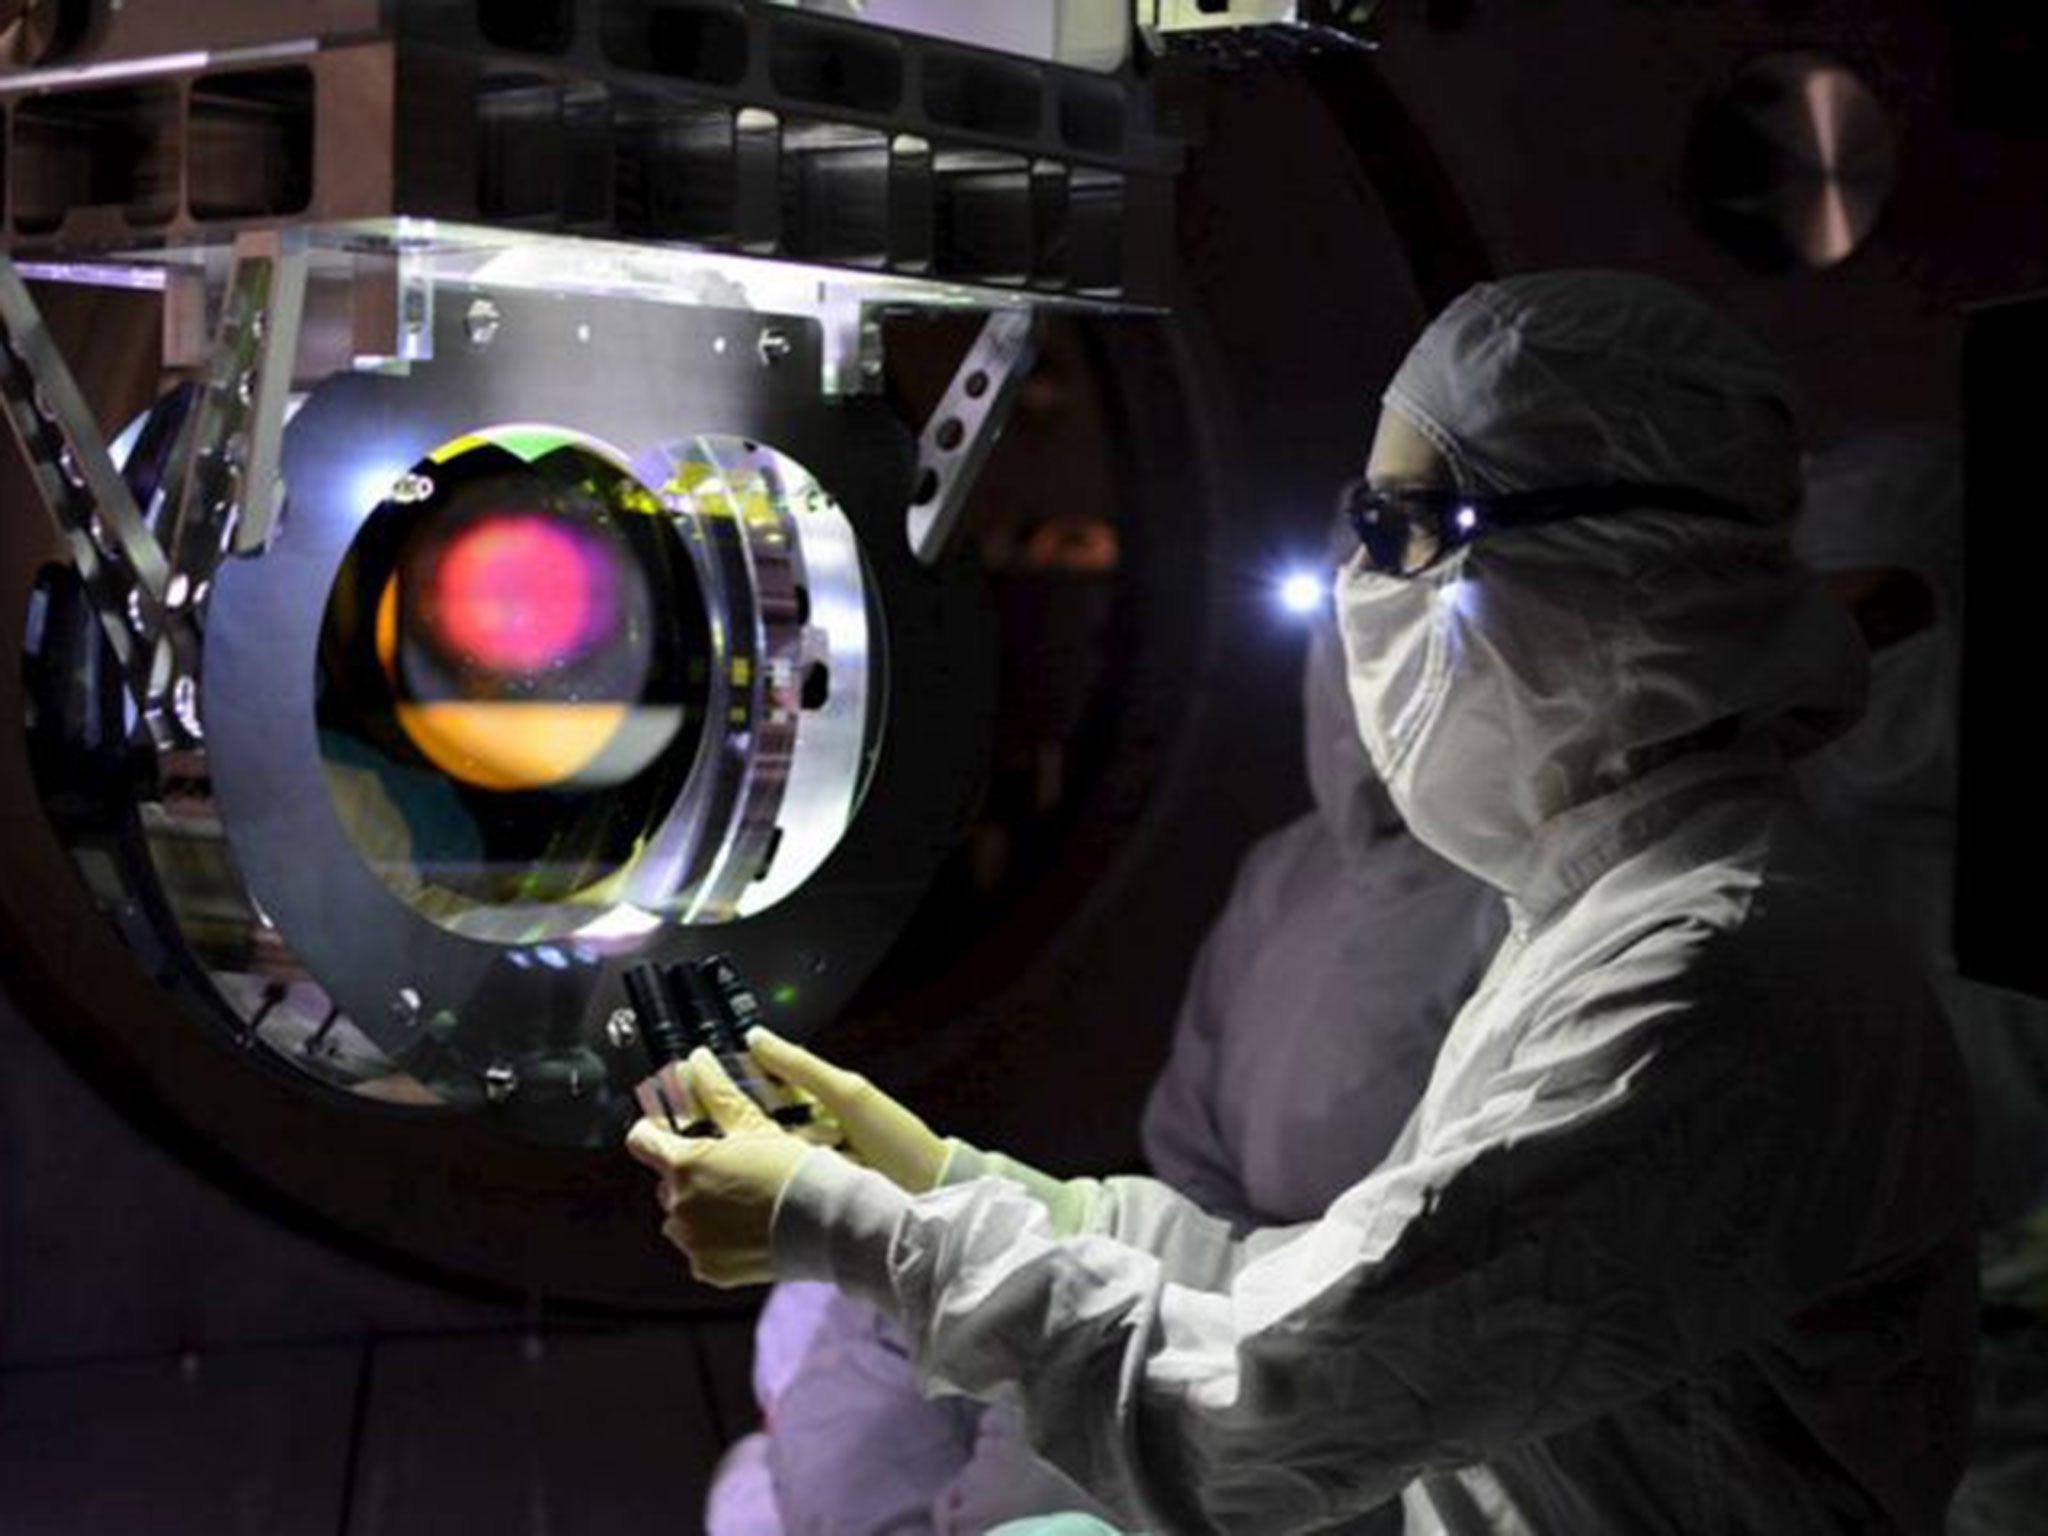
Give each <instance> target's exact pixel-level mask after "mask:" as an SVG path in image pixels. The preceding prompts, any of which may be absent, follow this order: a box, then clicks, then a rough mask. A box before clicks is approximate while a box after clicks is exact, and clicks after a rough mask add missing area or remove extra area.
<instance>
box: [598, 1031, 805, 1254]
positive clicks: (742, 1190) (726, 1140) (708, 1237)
mask: <svg viewBox="0 0 2048 1536" xmlns="http://www.w3.org/2000/svg"><path fill="white" fill-rule="evenodd" d="M681 1075H682V1076H683V1077H684V1078H685V1084H686V1086H687V1088H688V1090H689V1097H690V1098H691V1099H693V1100H694V1101H695V1103H696V1106H697V1107H698V1108H699V1109H701V1110H702V1111H703V1113H704V1114H706V1115H708V1116H709V1117H710V1119H711V1120H712V1122H713V1123H714V1124H716V1125H717V1126H718V1128H719V1131H720V1133H721V1134H719V1135H717V1136H678V1135H676V1134H675V1132H674V1131H672V1130H670V1129H669V1128H668V1127H667V1126H665V1125H663V1124H661V1123H659V1122H658V1121H655V1120H652V1119H645V1120H641V1121H638V1122H637V1123H636V1124H635V1125H634V1126H633V1129H632V1130H631V1131H630V1132H628V1133H627V1136H626V1150H627V1151H628V1152H630V1153H632V1154H633V1156H634V1158H635V1159H637V1160H638V1161H639V1162H641V1163H644V1164H645V1165H646V1166H647V1167H648V1168H650V1169H652V1170H653V1171H654V1172H655V1174H657V1175H658V1176H659V1179H660V1182H659V1183H658V1184H656V1186H655V1191H654V1194H655V1200H656V1202H657V1203H658V1204H659V1205H660V1206H661V1209H662V1213H663V1216H664V1217H665V1220H663V1222H662V1224H661V1235H662V1236H663V1237H665V1238H667V1239H668V1240H669V1241H670V1242H671V1243H673V1244H675V1246H676V1247H677V1248H679V1249H681V1250H682V1253H683V1256H684V1257H685V1258H687V1259H688V1260H689V1261H690V1273H691V1274H693V1275H695V1276H696V1277H697V1278H698V1279H699V1280H702V1281H703V1282H704V1283H705V1284H706V1285H716V1286H737V1285H755V1284H759V1283H761V1282H763V1281H767V1280H772V1279H774V1278H775V1275H774V1269H773V1266H772V1264H771V1263H770V1248H769V1239H770V1235H771V1227H772V1224H773V1222H774V1217H775V1201H776V1198H777V1197H778V1196H779V1195H781V1193H782V1189H783V1186H784V1185H786V1184H787V1183H788V1182H789V1180H790V1176H791V1175H792V1174H794V1173H795V1172H796V1165H797V1164H798V1163H800V1162H802V1161H803V1160H804V1158H805V1157H807V1156H809V1155H810V1153H811V1152H813V1151H814V1150H816V1149H815V1148H814V1147H812V1146H811V1144H810V1143H808V1142H805V1141H801V1140H799V1139H798V1138H797V1137H795V1136H792V1135H791V1134H790V1133H789V1132H788V1131H786V1130H784V1129H783V1128H782V1127H781V1126H779V1125H777V1124H776V1123H775V1122H774V1121H773V1120H770V1119H769V1118H768V1117H767V1116H766V1115H764V1114H762V1113H761V1111H760V1109H759V1108H758V1107H757V1106H756V1105H755V1103H754V1101H753V1100H752V1099H750V1098H748V1097H747V1096H746V1095H745V1094H744V1093H742V1092H741V1091H740V1090H739V1089H738V1088H737V1087H735V1086H734V1084H733V1081H732V1079H731V1078H729V1077H727V1076H726V1075H725V1069H724V1068H723V1067H721V1066H719V1064H718V1061H717V1058H715V1057H714V1056H713V1055H712V1054H711V1053H710V1052H709V1051H707V1050H703V1049H701V1048H700V1049H698V1050H697V1051H696V1052H694V1053H693V1054H692V1055H691V1057H690V1059H689V1061H687V1062H686V1063H684V1065H683V1068H682V1074H681ZM820 1155H821V1156H830V1155H831V1154H829V1153H821V1154H820Z"/></svg>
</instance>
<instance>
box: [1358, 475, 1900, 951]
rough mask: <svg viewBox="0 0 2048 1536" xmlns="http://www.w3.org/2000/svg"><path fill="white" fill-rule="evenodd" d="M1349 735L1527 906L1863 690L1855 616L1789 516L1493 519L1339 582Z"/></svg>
mask: <svg viewBox="0 0 2048 1536" xmlns="http://www.w3.org/2000/svg"><path fill="white" fill-rule="evenodd" d="M1338 612H1339V621H1340V624H1341V627H1342V633H1343V639H1344V646H1345V653H1346V659H1347V664H1348V674H1349V678H1350V683H1351V689H1352V700H1353V704H1354V706H1355V708H1356V711H1357V715H1358V723H1359V730H1360V735H1361V737H1362V738H1363V740H1364V743H1365V747H1366V750H1367V752H1368V754H1369V755H1370V756H1371V758H1372V761H1373V764H1374V766H1375V767H1376V768H1377V769H1378V770H1379V773H1380V776H1381V778H1382V779H1383V780H1384V781H1385V783H1386V785H1387V788H1388V790H1389V792H1390V794H1391V795H1392V797H1393V801H1394V804H1395V805H1396V807H1397V808H1398V809H1399V810H1400V812H1401V815H1402V816H1403V818H1404V819H1405V820H1406V822H1407V823H1408V826H1409V828H1410V829H1411V830H1412V831H1413V832H1414V833H1415V835H1416V836H1418V837H1419V838H1421V839H1422V840H1423V841H1424V842H1426V843H1428V844H1429V845H1430V846H1431V847H1433V848H1434V849H1436V851H1437V852H1439V853H1440V854H1442V855H1443V856H1444V857H1445V858H1447V859H1449V860H1450V861H1451V862H1453V863H1455V864H1457V865H1459V866H1461V867H1462V868H1464V869H1466V870H1469V871H1470V872H1471V873H1473V874H1474V875H1476V876H1478V877H1479V878H1480V879H1482V880H1485V881H1487V882H1488V883H1489V884H1491V885H1493V886H1495V887H1497V888H1498V889H1500V890H1502V891H1503V892H1505V893H1506V894H1507V895H1508V896H1510V897H1511V898H1513V899H1514V900H1515V901H1516V903H1517V904H1518V905H1519V906H1520V907H1522V908H1524V909H1525V910H1528V911H1532V912H1537V913H1540V912H1541V911H1542V910H1545V909H1547V908H1549V907H1551V906H1554V905H1555V904H1556V903H1557V902H1558V901H1559V900H1561V899H1563V898H1564V897H1566V896H1568V895H1570V894H1572V893H1573V892H1575V891H1576V890H1579V889H1583V887H1584V885H1585V883H1586V882H1587V881H1589V880H1590V879H1592V878H1593V877H1594V876H1596V875H1597V874H1598V873H1599V871H1600V870H1601V869H1602V868H1605V867H1608V866H1609V865H1610V864H1611V863H1612V861H1613V860H1614V859H1615V858H1619V857H1621V856H1623V855H1624V854H1625V853H1626V852H1627V851H1629V848H1630V847H1632V846H1640V841H1638V839H1643V838H1649V837H1652V836H1654V835H1655V833H1656V832H1657V831H1658V830H1659V829H1661V827H1662V825H1663V824H1664V823H1663V822H1662V821H1661V820H1660V818H1659V816H1658V815H1657V814H1655V813H1653V811H1652V809H1651V808H1652V806H1653V805H1655V804H1658V803H1662V802H1663V801H1664V800H1665V799H1666V798H1667V797H1668V796H1669V795H1671V794H1675V793H1676V792H1678V791H1680V790H1683V789H1686V788H1687V787H1688V786H1693V785H1697V784H1702V783H1705V782H1707V781H1709V780H1713V781H1721V780H1724V779H1725V778H1726V777H1727V776H1728V775H1729V773H1730V772H1742V773H1757V772H1763V771H1766V770H1767V769H1770V768H1771V767H1772V765H1774V764H1775V763H1776V762H1777V761H1779V760H1781V759H1783V758H1786V757H1791V756H1796V755H1799V754H1800V753H1802V752H1804V751H1806V750H1808V749H1810V748H1811V747H1813V746H1816V745H1818V744H1820V743H1821V742H1822V741H1825V740H1827V739H1829V737H1830V736H1832V735H1833V734H1835V733H1837V732H1839V731H1840V730H1841V729H1842V728H1843V727H1844V726H1845V725H1846V724H1847V723H1848V722H1849V721H1851V720H1853V719H1854V718H1855V714H1856V712H1857V710H1859V709H1860V708H1861V704H1862V689H1863V675H1864V672H1863V650H1862V645H1861V642H1860V639H1859V637H1858V636H1857V634H1856V632H1855V628H1854V626H1853V624H1852V623H1851V622H1850V621H1849V619H1848V617H1847V616H1846V614H1844V612H1843V611H1842V609H1841V606H1840V605H1839V604H1838V603H1836V602H1835V601H1834V600H1833V599H1832V598H1830V597H1829V596H1828V595H1827V594H1826V592H1825V591H1823V590H1822V588H1821V587H1820V586H1819V584H1818V583H1817V582H1816V581H1815V580H1814V579H1813V577H1812V576H1811V574H1810V573H1809V572H1808V571H1807V570H1806V569H1805V568H1804V567H1803V566H1801V565H1800V564H1799V563H1798V561H1796V560H1795V559H1794V558H1793V557H1792V555H1791V552H1790V550H1789V548H1788V547H1787V544H1786V541H1785V538H1784V536H1783V534H1782V533H1780V532H1774V531H1772V530H1769V529H1765V528H1758V527H1751V526H1745V525H1738V524H1730V523H1722V522H1716V521H1712V520H1708V519H1703V518H1697V517H1687V516H1683V515H1679V514H1669V513H1654V512H1644V513H1638V514H1629V515H1624V516H1620V517H1602V518H1588V519H1583V520H1577V521H1570V522H1562V523H1555V524H1551V525H1548V526H1546V527H1542V528H1533V529H1525V530H1516V531H1514V532H1510V533H1504V534H1497V535H1494V536H1493V537H1492V538H1490V539H1486V540H1483V541H1481V542H1480V543H1478V544H1475V545H1473V546H1471V547H1469V548H1468V549H1466V550H1464V551H1461V552H1460V553H1459V554H1458V555H1456V556H1454V557H1453V558H1452V559H1450V560H1448V561H1446V562H1444V564H1443V565H1442V566H1440V567H1438V568H1437V569H1435V570H1433V571H1430V572H1428V573H1426V574H1425V575H1423V576H1422V577H1419V578H1414V579H1405V580H1404V579H1398V578H1392V577H1387V576H1383V575H1379V574H1377V573H1374V572H1372V571H1369V570H1366V569H1364V568H1363V567H1362V566H1360V565H1359V564H1358V563H1357V562H1356V561H1354V562H1353V563H1352V565H1350V566H1348V567H1347V568H1346V569H1345V571H1344V572H1343V574H1342V575H1341V577H1340V579H1339V582H1338Z"/></svg>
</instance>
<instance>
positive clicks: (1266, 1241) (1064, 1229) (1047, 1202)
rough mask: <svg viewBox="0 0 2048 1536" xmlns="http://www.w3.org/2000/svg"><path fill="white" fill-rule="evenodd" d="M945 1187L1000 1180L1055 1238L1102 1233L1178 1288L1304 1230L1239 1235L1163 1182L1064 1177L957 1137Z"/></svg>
mask: <svg viewBox="0 0 2048 1536" xmlns="http://www.w3.org/2000/svg"><path fill="white" fill-rule="evenodd" d="M949 1145H950V1146H951V1148H952V1152H951V1155H950V1156H949V1157H948V1158H947V1161H946V1166H945V1172H944V1174H943V1175H942V1177H941V1179H940V1187H941V1188H951V1187H956V1186H961V1185H968V1184H972V1183H974V1182H976V1181H977V1180H983V1179H997V1180H1001V1181H1003V1182H1004V1183H1007V1184H1010V1185H1012V1186H1014V1187H1015V1188H1016V1189H1018V1190H1019V1191H1021V1192H1022V1193H1023V1194H1024V1195H1025V1196H1027V1197H1028V1198H1029V1199H1031V1200H1032V1201H1034V1202H1035V1203H1036V1204H1037V1205H1038V1206H1039V1207H1040V1208H1041V1209H1042V1210H1043V1211H1044V1212H1045V1218H1046V1230H1047V1231H1048V1233H1049V1234H1050V1235H1051V1236H1053V1237H1054V1238H1070V1237H1101V1238H1107V1239H1110V1240H1111V1241H1114V1242H1118V1243H1123V1244H1126V1245H1128V1246H1129V1247H1132V1248H1136V1249H1139V1250H1141V1251H1143V1252H1145V1253H1148V1254H1150V1255H1151V1256H1152V1257H1153V1258H1154V1259H1156V1260H1158V1262H1159V1265H1160V1269H1161V1272H1162V1273H1163V1274H1164V1275H1165V1276H1166V1277H1167V1278H1169V1279H1171V1280H1173V1281H1174V1282H1175V1283H1177V1284H1180V1285H1186V1286H1191V1287H1194V1288H1195V1289H1197V1290H1214V1289H1217V1288H1218V1287H1221V1286H1224V1285H1227V1284H1228V1283H1229V1281H1230V1276H1231V1274H1232V1273H1233V1272H1234V1271H1235V1270H1236V1269H1237V1267H1238V1266H1239V1265H1241V1264H1244V1263H1246V1262H1247V1261H1248V1260H1249V1259H1250V1258H1251V1257H1252V1256H1254V1255H1255V1254H1257V1253H1258V1252H1260V1251H1262V1250H1263V1249H1266V1248H1269V1247H1272V1246H1274V1245H1275V1244H1276V1243H1278V1242H1280V1241H1282V1240H1283V1239H1284V1238H1285V1236H1286V1235H1287V1234H1288V1233H1291V1232H1294V1231H1298V1230H1300V1229H1299V1228H1294V1227H1288V1228H1279V1227H1267V1228H1263V1229H1260V1230H1258V1231H1255V1232H1252V1233H1240V1232H1239V1231H1238V1230H1237V1229H1236V1228H1235V1227H1233V1226H1232V1225H1231V1224H1230V1223H1229V1222H1227V1221H1223V1220H1221V1219H1220V1218H1218V1217H1215V1216H1211V1215H1210V1214H1209V1213H1208V1212H1206V1211H1204V1210H1203V1209H1202V1208H1201V1207H1200V1206H1199V1205H1197V1204H1196V1203H1195V1202H1194V1201H1192V1200H1190V1199H1188V1198H1187V1197H1186V1196H1185V1195H1183V1194H1180V1193H1179V1192H1178V1191H1176V1190H1173V1189H1169V1188H1168V1187H1167V1186H1166V1185H1164V1184H1162V1183H1160V1182H1159V1181H1158V1180H1157V1179H1147V1178H1135V1177H1129V1178H1110V1179H1088V1178H1079V1179H1058V1178H1054V1177H1053V1176H1052V1175H1051V1174H1047V1173H1041V1172H1040V1171H1039V1170H1038V1169H1036V1168H1033V1167H1032V1166H1031V1165H1030V1164H1029V1163H1023V1162H1019V1161H1018V1160H1017V1159H1016V1158H1013V1157H1006V1156H1005V1155H1004V1154H1002V1153H1000V1152H984V1151H983V1150H981V1149H980V1148H979V1147H975V1146H972V1145H970V1144H969V1143H967V1142H964V1141H960V1140H958V1139H957V1138H956V1139H954V1140H953V1141H951V1142H950V1143H949Z"/></svg>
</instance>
